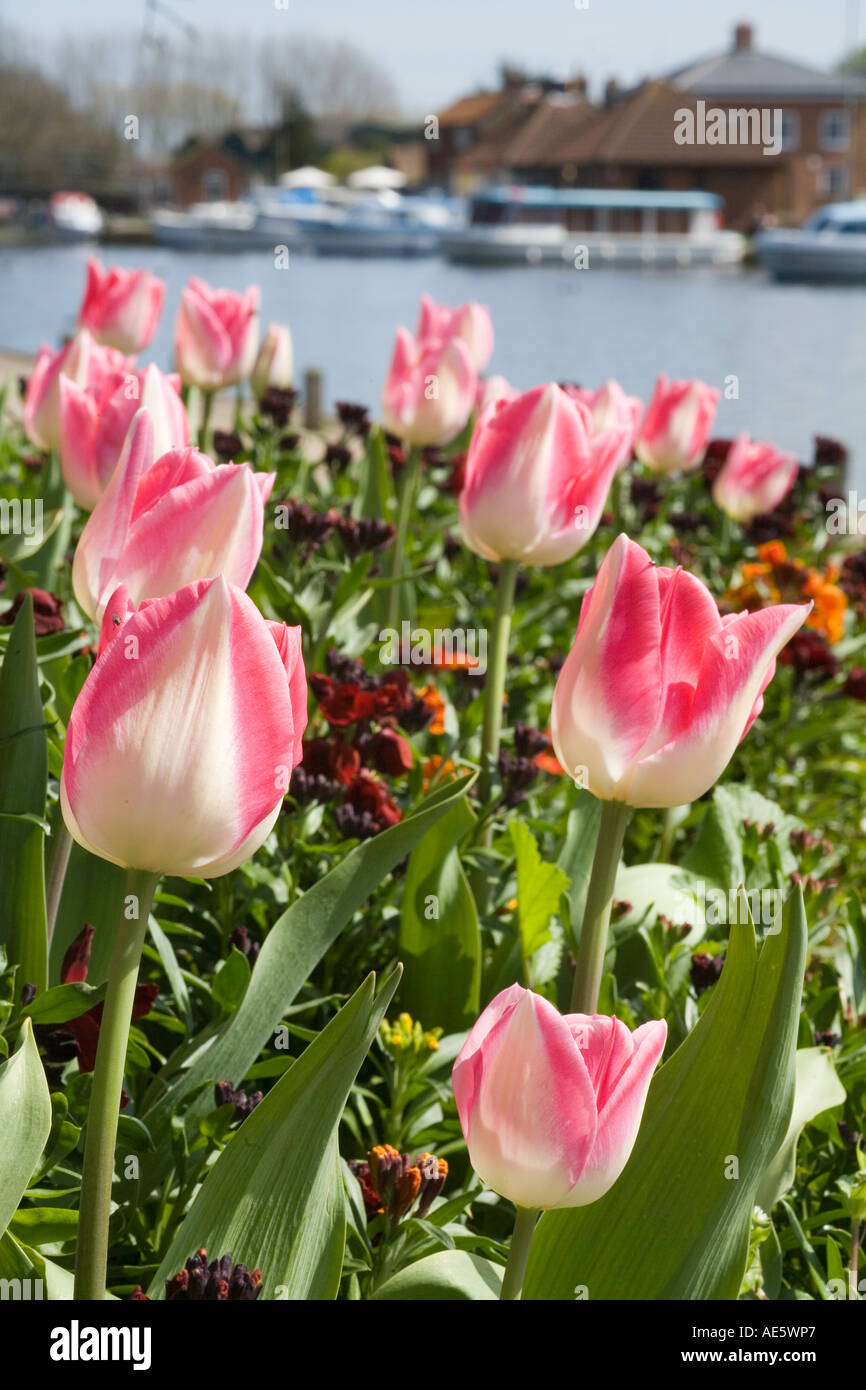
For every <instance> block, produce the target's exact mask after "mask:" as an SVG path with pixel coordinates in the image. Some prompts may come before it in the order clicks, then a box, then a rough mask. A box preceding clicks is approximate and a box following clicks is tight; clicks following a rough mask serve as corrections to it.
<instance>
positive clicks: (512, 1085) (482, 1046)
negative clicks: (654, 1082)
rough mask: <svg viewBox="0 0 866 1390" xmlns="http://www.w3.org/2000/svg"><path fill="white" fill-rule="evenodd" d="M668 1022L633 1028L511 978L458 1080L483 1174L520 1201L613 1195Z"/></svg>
mask: <svg viewBox="0 0 866 1390" xmlns="http://www.w3.org/2000/svg"><path fill="white" fill-rule="evenodd" d="M666 1037H667V1025H666V1024H665V1023H664V1022H663V1021H658V1022H652V1023H645V1024H643V1025H642V1026H641V1027H640V1028H637V1029H636V1030H635V1032H634V1033H631V1032H629V1030H628V1028H626V1026H625V1024H624V1023H621V1022H620V1021H619V1019H616V1018H608V1017H606V1016H604V1015H601V1014H592V1015H587V1014H564V1015H563V1014H560V1013H559V1012H558V1011H557V1010H556V1009H555V1008H554V1007H553V1005H552V1004H549V1003H548V1002H547V1000H546V999H543V998H542V997H541V995H538V994H533V993H532V992H531V991H530V990H526V989H523V988H522V986H521V985H511V986H510V987H509V988H508V989H505V990H503V991H502V992H501V994H498V995H497V996H496V998H495V999H494V1000H493V1001H492V1003H491V1004H489V1005H488V1006H487V1008H486V1009H485V1010H484V1013H483V1014H482V1015H481V1017H480V1018H479V1020H478V1022H477V1023H476V1024H475V1027H474V1028H473V1029H472V1031H471V1033H470V1034H469V1037H468V1038H467V1039H466V1042H465V1043H464V1044H463V1047H462V1049H461V1051H460V1053H459V1055H458V1057H457V1061H456V1062H455V1064H454V1072H453V1075H452V1082H453V1086H454V1095H455V1098H456V1100H457V1111H458V1114H459V1116H460V1124H461V1127H462V1129H463V1137H464V1138H465V1140H466V1146H467V1148H468V1149H469V1158H470V1160H471V1162H472V1166H473V1168H474V1169H475V1171H476V1172H477V1173H478V1175H479V1176H480V1177H481V1178H483V1179H484V1181H485V1182H486V1183H487V1184H488V1185H489V1186H490V1187H492V1188H493V1189H494V1191H496V1192H498V1193H500V1195H501V1196H503V1197H507V1198H509V1199H510V1201H512V1202H514V1203H515V1204H516V1205H517V1206H520V1207H530V1208H543V1209H544V1208H550V1207H580V1206H585V1205H586V1204H587V1203H589V1202H595V1201H597V1200H598V1198H599V1197H603V1196H604V1194H605V1192H607V1191H608V1189H609V1188H611V1187H612V1186H613V1184H614V1183H615V1182H616V1180H617V1178H618V1177H619V1175H620V1173H621V1172H622V1170H623V1168H624V1167H625V1165H626V1163H627V1161H628V1158H629V1155H630V1153H631V1151H632V1148H633V1146H634V1141H635V1139H636V1138H637V1132H638V1129H639V1127H640V1121H641V1116H642V1115H643V1108H644V1102H645V1101H646V1095H647V1091H648V1089H649V1084H650V1078H651V1076H652V1073H653V1070H654V1068H655V1065H656V1063H657V1062H658V1060H659V1057H660V1056H661V1054H662V1052H663V1050H664V1045H665V1039H666Z"/></svg>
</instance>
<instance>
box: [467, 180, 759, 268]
mask: <svg viewBox="0 0 866 1390" xmlns="http://www.w3.org/2000/svg"><path fill="white" fill-rule="evenodd" d="M440 248H441V250H442V252H443V254H444V255H445V256H447V257H448V259H449V260H452V261H462V262H465V263H470V264H473V265H477V264H488V265H566V266H571V267H572V268H577V269H581V268H584V269H585V268H589V267H593V268H594V267H597V266H631V267H640V266H658V267H664V268H671V267H672V268H676V267H680V266H693V265H735V264H737V263H738V262H739V261H741V260H742V259H743V256H744V254H745V250H746V241H745V238H744V237H742V236H741V235H740V234H739V232H733V231H727V230H726V229H725V228H724V227H723V225H722V200H721V198H718V197H716V196H715V195H714V194H712V193H703V192H699V191H686V192H682V193H671V192H662V191H655V190H652V191H643V190H640V189H603V188H538V187H535V186H532V185H530V186H527V187H494V188H486V189H484V190H481V191H479V192H476V193H475V194H473V195H472V197H471V198H470V202H469V216H468V223H467V225H466V226H465V227H464V228H462V229H459V230H456V231H450V232H445V233H444V234H443V236H442V237H441V238H440Z"/></svg>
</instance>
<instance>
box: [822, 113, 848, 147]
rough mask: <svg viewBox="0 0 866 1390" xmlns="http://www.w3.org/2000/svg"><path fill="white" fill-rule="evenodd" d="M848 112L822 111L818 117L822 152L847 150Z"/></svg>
mask: <svg viewBox="0 0 866 1390" xmlns="http://www.w3.org/2000/svg"><path fill="white" fill-rule="evenodd" d="M849 124H850V123H849V120H848V112H847V111H822V112H821V114H820V116H819V117H818V144H819V145H820V146H821V149H822V150H847V148H848V139H849V129H848V127H849Z"/></svg>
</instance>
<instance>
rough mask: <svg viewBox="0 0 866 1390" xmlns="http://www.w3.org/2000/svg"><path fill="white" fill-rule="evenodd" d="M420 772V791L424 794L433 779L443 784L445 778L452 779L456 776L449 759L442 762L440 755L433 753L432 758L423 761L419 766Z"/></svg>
mask: <svg viewBox="0 0 866 1390" xmlns="http://www.w3.org/2000/svg"><path fill="white" fill-rule="evenodd" d="M421 772H422V775H423V781H422V783H421V790H422V792H426V791H427V790H428V789H429V787H430V783H431V782H432V781H433V779H434V777H435V778H436V780H437V781H439V782H444V780H445V779H446V778H447V777H454V776H455V775H456V772H457V768H456V767H455V765H454V763H453V762H452V761H451V759H450V758H449V759H448V761H447V762H444V761H443V758H442V755H441V754H440V753H434V754H433V755H432V757H429V758H425V759H424V761H423V762H422V764H421Z"/></svg>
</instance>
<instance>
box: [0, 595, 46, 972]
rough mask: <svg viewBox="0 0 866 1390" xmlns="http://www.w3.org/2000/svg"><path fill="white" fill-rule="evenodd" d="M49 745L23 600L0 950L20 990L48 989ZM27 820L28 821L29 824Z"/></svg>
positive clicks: (11, 664)
mask: <svg viewBox="0 0 866 1390" xmlns="http://www.w3.org/2000/svg"><path fill="white" fill-rule="evenodd" d="M47 781H48V741H47V736H46V730H45V716H44V713H43V710H42V698H41V696H40V694H39V675H38V672H37V665H36V637H35V633H34V627H33V599H32V597H31V596H30V595H29V594H27V595H26V596H25V599H24V602H23V603H22V605H21V608H20V610H19V612H18V616H17V618H16V619H15V623H14V626H13V628H12V631H11V633H10V635H9V642H8V645H7V647H6V654H5V656H4V658H3V665H2V668H0V813H2V818H0V883H2V884H3V912H2V914H0V945H5V946H6V947H7V949H8V955H9V959H10V960H11V961H12V962H13V963H16V964H18V965H19V966H20V967H21V969H20V971H19V975H18V989H19V991H20V988H21V986H22V985H23V984H33V985H35V986H36V988H37V989H45V987H46V985H47V984H48V936H47V928H46V916H45V860H44V852H45V830H44V826H43V825H42V823H41V822H42V818H43V817H44V815H45V797H46V786H47ZM31 818H32V819H31Z"/></svg>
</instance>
